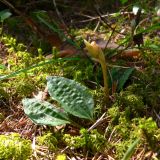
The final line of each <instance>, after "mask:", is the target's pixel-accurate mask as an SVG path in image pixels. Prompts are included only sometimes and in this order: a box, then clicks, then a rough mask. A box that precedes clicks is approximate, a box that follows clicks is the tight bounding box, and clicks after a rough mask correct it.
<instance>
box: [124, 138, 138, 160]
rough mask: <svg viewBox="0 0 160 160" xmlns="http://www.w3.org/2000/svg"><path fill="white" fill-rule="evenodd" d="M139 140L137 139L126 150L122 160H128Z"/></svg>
mask: <svg viewBox="0 0 160 160" xmlns="http://www.w3.org/2000/svg"><path fill="white" fill-rule="evenodd" d="M139 141H140V139H137V140H136V141H135V142H134V143H133V144H132V145H131V146H130V147H129V148H128V150H127V152H126V153H125V154H124V156H123V159H122V160H130V158H131V156H132V154H133V152H134V150H135V148H136V146H137V144H138V143H139Z"/></svg>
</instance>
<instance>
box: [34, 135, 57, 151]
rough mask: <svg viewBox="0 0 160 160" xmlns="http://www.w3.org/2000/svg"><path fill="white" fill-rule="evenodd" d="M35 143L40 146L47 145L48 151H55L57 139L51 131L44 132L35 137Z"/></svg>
mask: <svg viewBox="0 0 160 160" xmlns="http://www.w3.org/2000/svg"><path fill="white" fill-rule="evenodd" d="M37 143H38V145H41V146H42V145H43V146H47V147H48V149H49V150H50V151H55V150H56V148H57V144H58V141H57V139H56V138H55V137H54V135H53V134H52V133H46V134H44V135H43V136H38V137H37Z"/></svg>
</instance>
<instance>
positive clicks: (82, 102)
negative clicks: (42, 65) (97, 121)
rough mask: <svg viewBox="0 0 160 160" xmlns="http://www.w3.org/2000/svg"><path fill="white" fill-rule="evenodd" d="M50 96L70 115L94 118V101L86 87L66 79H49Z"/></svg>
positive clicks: (55, 77)
mask: <svg viewBox="0 0 160 160" xmlns="http://www.w3.org/2000/svg"><path fill="white" fill-rule="evenodd" d="M47 81H48V82H47V87H48V92H49V94H50V96H51V97H52V98H53V99H54V100H56V101H57V102H59V104H60V105H61V107H62V108H63V109H64V110H65V111H66V112H68V113H70V114H72V115H74V116H77V117H80V118H86V119H92V118H93V107H94V101H93V98H92V95H91V94H90V93H89V92H88V90H87V88H86V87H85V86H82V85H81V84H79V83H77V82H75V81H74V80H70V79H67V78H64V77H57V76H53V77H48V78H47Z"/></svg>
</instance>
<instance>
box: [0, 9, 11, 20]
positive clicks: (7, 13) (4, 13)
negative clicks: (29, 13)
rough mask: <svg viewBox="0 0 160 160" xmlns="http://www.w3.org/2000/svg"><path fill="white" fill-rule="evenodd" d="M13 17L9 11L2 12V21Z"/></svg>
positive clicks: (0, 14) (0, 15)
mask: <svg viewBox="0 0 160 160" xmlns="http://www.w3.org/2000/svg"><path fill="white" fill-rule="evenodd" d="M11 15H12V13H11V12H9V11H8V10H3V11H1V12H0V21H1V22H3V21H4V20H5V19H7V18H9V17H10V16H11Z"/></svg>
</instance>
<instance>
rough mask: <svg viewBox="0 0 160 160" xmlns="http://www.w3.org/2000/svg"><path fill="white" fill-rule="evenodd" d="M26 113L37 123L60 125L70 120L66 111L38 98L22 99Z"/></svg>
mask: <svg viewBox="0 0 160 160" xmlns="http://www.w3.org/2000/svg"><path fill="white" fill-rule="evenodd" d="M22 103H23V107H24V112H25V114H26V115H27V116H28V117H29V118H30V119H31V120H32V121H33V122H34V123H36V124H40V125H50V126H58V125H63V124H66V123H70V122H69V118H68V116H67V114H66V113H64V112H62V111H61V110H59V109H58V108H55V107H54V106H53V105H52V104H50V103H48V102H46V101H41V100H38V99H36V98H31V99H29V98H26V99H23V100H22Z"/></svg>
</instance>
